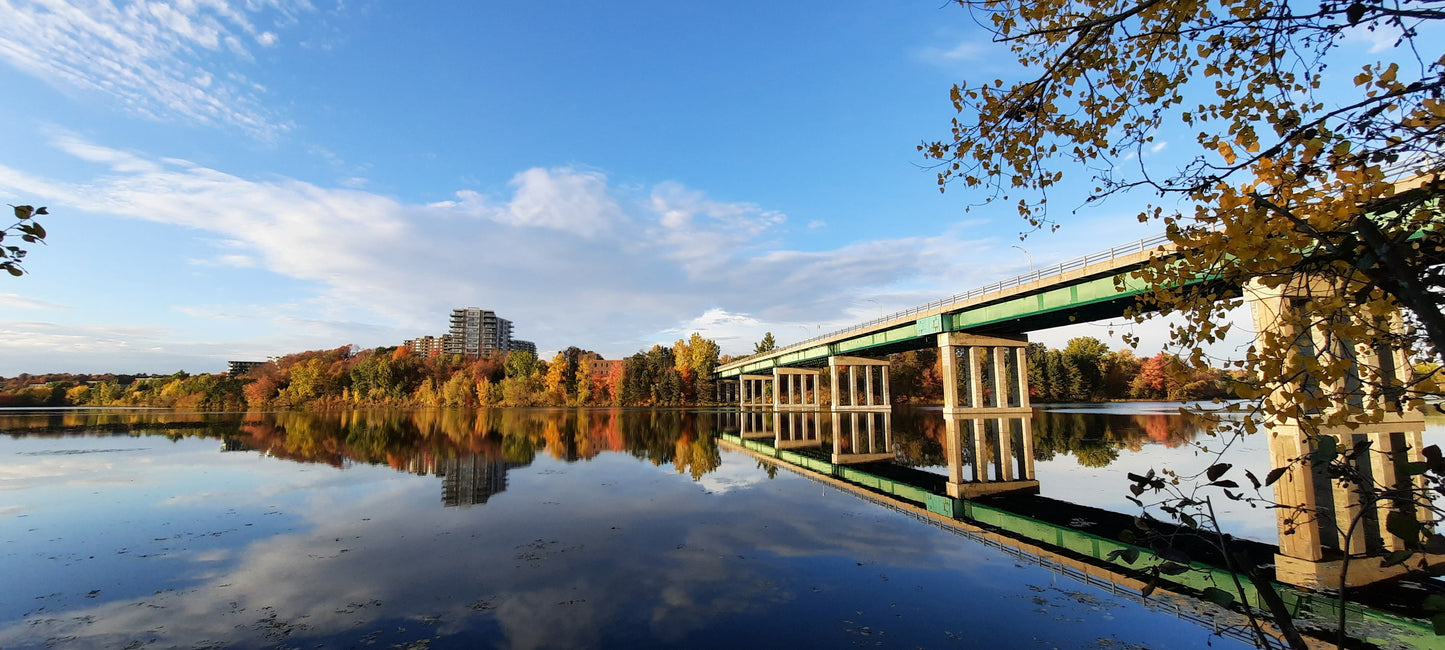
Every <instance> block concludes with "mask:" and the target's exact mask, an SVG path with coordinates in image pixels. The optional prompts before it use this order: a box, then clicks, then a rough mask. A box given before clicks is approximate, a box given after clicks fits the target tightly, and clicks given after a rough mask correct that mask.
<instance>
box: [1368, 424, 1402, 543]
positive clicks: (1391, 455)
mask: <svg viewBox="0 0 1445 650" xmlns="http://www.w3.org/2000/svg"><path fill="white" fill-rule="evenodd" d="M1369 436H1370V442H1371V443H1372V444H1371V445H1370V474H1371V475H1372V476H1374V477H1375V482H1376V483H1378V484H1380V487H1381V488H1382V489H1386V490H1388V489H1392V488H1394V487H1395V484H1396V482H1397V481H1396V473H1395V451H1396V450H1395V440H1394V437H1393V436H1391V435H1390V432H1388V431H1385V432H1381V433H1370V434H1369ZM1376 508H1377V511H1376V516H1377V518H1378V519H1379V521H1380V537H1381V538H1383V539H1384V542H1385V550H1389V551H1400V550H1404V548H1405V543H1404V541H1403V540H1401V539H1400V538H1398V537H1395V536H1394V535H1391V534H1390V533H1389V531H1387V530H1385V522H1386V521H1388V519H1387V517H1389V515H1390V511H1391V510H1393V509H1394V508H1393V507H1392V504H1391V503H1390V502H1389V501H1380V502H1379V503H1378V504H1377V505H1376Z"/></svg>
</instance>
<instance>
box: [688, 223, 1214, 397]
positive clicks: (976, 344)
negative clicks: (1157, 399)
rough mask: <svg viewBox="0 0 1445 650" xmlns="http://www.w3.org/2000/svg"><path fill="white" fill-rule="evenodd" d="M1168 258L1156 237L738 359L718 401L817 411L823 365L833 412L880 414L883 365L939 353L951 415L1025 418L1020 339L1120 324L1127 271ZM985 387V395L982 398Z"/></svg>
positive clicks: (723, 379)
mask: <svg viewBox="0 0 1445 650" xmlns="http://www.w3.org/2000/svg"><path fill="white" fill-rule="evenodd" d="M1172 250H1173V246H1172V244H1170V242H1169V240H1168V238H1167V237H1166V236H1164V235H1156V236H1154V237H1149V238H1145V239H1140V240H1138V241H1135V242H1130V243H1128V244H1124V245H1120V246H1115V247H1113V248H1110V249H1108V250H1105V251H1100V252H1097V253H1092V254H1089V255H1085V256H1083V257H1079V258H1075V259H1072V260H1068V261H1066V262H1062V263H1060V264H1057V265H1053V266H1049V267H1046V268H1041V269H1038V270H1034V271H1031V272H1030V273H1027V274H1023V275H1019V276H1016V277H1013V278H1009V279H1006V280H1002V281H999V282H995V283H993V284H990V285H987V286H984V287H979V288H977V289H973V290H971V291H966V292H964V293H960V294H956V295H953V296H949V297H947V298H943V299H940V300H936V301H933V302H930V303H928V304H926V305H920V306H917V307H913V308H911V309H906V310H903V311H900V312H897V313H894V314H890V315H887V316H883V317H880V318H877V319H874V320H870V321H868V322H865V323H860V324H857V325H853V326H850V327H846V328H844V329H841V330H838V331H835V332H830V333H828V334H823V335H821V336H816V337H813V338H810V339H807V340H805V341H801V342H798V343H794V344H791V345H787V346H784V347H781V348H777V349H774V350H770V351H767V352H763V353H759V354H754V355H752V356H748V357H744V358H742V359H735V360H732V361H729V362H728V363H725V364H721V365H720V366H718V368H717V370H716V371H715V372H714V378H715V379H717V380H719V381H718V383H717V385H718V387H719V395H718V397H719V399H718V401H719V402H724V403H731V402H736V403H738V405H739V406H743V407H771V408H776V409H804V410H806V409H813V408H819V407H820V406H821V394H822V393H823V387H822V383H821V374H822V370H821V369H822V368H824V367H826V368H828V369H829V374H830V377H831V382H830V383H829V384H828V386H829V388H830V390H831V391H832V392H833V393H834V394H833V395H832V399H831V400H830V405H831V408H833V409H838V410H881V409H887V408H888V403H889V395H888V373H887V361H886V360H883V359H881V357H885V356H886V355H889V354H893V353H896V352H904V351H908V350H919V349H923V348H929V347H935V346H937V347H939V348H940V352H941V353H943V354H941V356H942V358H943V365H944V368H943V371H944V375H945V376H944V382H943V383H944V387H945V395H944V398H945V399H944V401H945V408H946V409H947V410H948V411H950V412H955V411H957V412H964V411H967V412H970V413H975V414H995V413H996V414H1007V413H1012V412H1017V411H1021V410H1027V409H1028V408H1029V404H1028V371H1027V361H1026V359H1025V353H1024V351H1025V348H1027V346H1028V335H1027V333H1028V332H1031V331H1035V330H1041V329H1048V328H1052V327H1058V326H1061V325H1067V324H1069V323H1074V322H1087V321H1095V320H1102V319H1108V318H1116V317H1119V316H1122V315H1123V314H1124V313H1125V311H1126V310H1127V309H1128V308H1129V307H1130V306H1132V305H1134V304H1135V303H1136V301H1137V300H1138V298H1139V297H1140V296H1141V295H1144V294H1146V293H1148V292H1149V291H1150V287H1148V286H1147V285H1146V284H1145V283H1143V282H1142V281H1140V280H1137V279H1135V278H1132V277H1130V273H1131V272H1133V271H1135V270H1138V269H1139V268H1141V267H1143V266H1144V265H1146V264H1148V263H1149V262H1150V260H1152V259H1154V258H1155V257H1157V256H1161V255H1168V254H1169V253H1170V252H1171V251H1172ZM1201 281H1202V280H1201ZM990 351H991V353H992V355H991V356H992V359H990V358H989V356H990ZM974 370H977V371H976V372H975V371H974ZM844 373H846V374H844ZM875 377H877V378H878V379H877V381H874V378H875ZM958 379H964V380H966V382H965V384H966V388H965V389H964V390H961V391H960V390H959V389H958V386H959V383H960V382H959V381H958ZM985 385H987V386H988V387H990V388H991V390H988V391H987V392H988V393H989V395H987V397H988V398H989V399H987V400H986V399H985V397H986V396H985V390H984V387H985Z"/></svg>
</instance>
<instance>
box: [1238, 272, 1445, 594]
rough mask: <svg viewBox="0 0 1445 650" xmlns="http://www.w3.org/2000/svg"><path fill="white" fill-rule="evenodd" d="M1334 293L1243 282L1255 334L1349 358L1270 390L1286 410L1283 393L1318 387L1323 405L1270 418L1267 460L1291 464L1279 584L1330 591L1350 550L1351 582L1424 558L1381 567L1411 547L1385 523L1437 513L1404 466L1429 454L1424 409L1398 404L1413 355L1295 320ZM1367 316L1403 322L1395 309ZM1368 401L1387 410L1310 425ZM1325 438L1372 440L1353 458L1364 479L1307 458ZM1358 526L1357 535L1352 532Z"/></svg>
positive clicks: (1314, 391) (1304, 351)
mask: <svg viewBox="0 0 1445 650" xmlns="http://www.w3.org/2000/svg"><path fill="white" fill-rule="evenodd" d="M1334 294H1335V288H1334V287H1333V286H1331V285H1330V284H1329V283H1328V282H1326V281H1325V280H1323V279H1321V278H1314V277H1307V276H1300V277H1298V278H1295V279H1294V280H1292V281H1290V282H1286V283H1284V284H1281V285H1279V286H1276V287H1266V286H1264V285H1263V284H1262V283H1259V282H1251V283H1250V284H1248V285H1247V286H1246V287H1245V296H1246V299H1247V301H1248V302H1249V303H1250V306H1251V307H1252V308H1253V312H1254V324H1255V331H1256V332H1257V336H1260V337H1283V338H1282V340H1281V341H1279V342H1281V343H1283V344H1285V345H1289V346H1291V347H1292V348H1293V349H1295V350H1297V351H1298V352H1299V354H1300V355H1301V356H1303V357H1304V358H1311V357H1312V358H1314V359H1317V360H1318V362H1319V363H1320V364H1335V363H1344V364H1346V366H1347V368H1348V370H1347V372H1346V373H1345V374H1344V376H1343V378H1342V379H1341V380H1339V381H1336V382H1331V383H1322V382H1320V381H1318V380H1316V379H1315V378H1313V377H1304V378H1300V379H1291V380H1290V383H1279V384H1276V385H1274V386H1272V388H1274V390H1273V392H1272V394H1271V395H1270V396H1269V397H1268V399H1269V400H1271V401H1272V402H1273V403H1274V404H1275V405H1276V406H1277V407H1279V408H1280V409H1281V410H1285V409H1288V408H1291V407H1292V406H1293V404H1291V403H1290V402H1287V401H1285V400H1289V399H1292V395H1291V394H1292V393H1293V394H1298V393H1304V394H1308V395H1312V396H1314V397H1316V398H1317V399H1319V400H1320V401H1321V402H1322V403H1323V404H1324V406H1323V407H1322V408H1319V409H1317V410H1314V411H1310V412H1302V413H1300V414H1299V415H1298V417H1296V418H1295V419H1292V420H1290V421H1288V422H1286V423H1284V424H1276V425H1272V426H1270V427H1269V428H1268V429H1266V435H1268V436H1269V455H1270V467H1272V468H1275V467H1286V466H1288V467H1289V469H1288V470H1286V471H1285V472H1284V474H1283V475H1281V476H1280V478H1279V479H1278V480H1277V481H1276V482H1275V483H1274V486H1273V487H1274V500H1275V502H1276V503H1278V504H1280V505H1281V506H1283V507H1282V508H1280V509H1279V510H1277V511H1276V513H1277V517H1278V519H1279V529H1280V535H1279V553H1278V554H1277V555H1276V556H1275V567H1276V568H1275V571H1276V574H1277V577H1278V579H1279V580H1280V581H1281V582H1287V583H1290V584H1296V585H1301V586H1307V587H1311V588H1325V589H1337V588H1339V586H1340V573H1341V569H1342V568H1343V566H1342V565H1343V559H1344V557H1345V556H1349V557H1350V565H1349V574H1348V577H1347V583H1346V586H1360V585H1366V584H1370V583H1372V582H1378V581H1381V580H1386V579H1390V578H1393V577H1397V576H1399V575H1401V574H1403V573H1404V572H1405V567H1406V566H1419V565H1420V559H1421V556H1420V555H1417V556H1415V557H1413V558H1411V559H1410V560H1409V561H1408V562H1406V563H1405V565H1396V566H1392V567H1386V566H1382V565H1383V558H1384V556H1385V555H1387V554H1389V553H1391V552H1394V551H1400V550H1405V549H1406V547H1407V542H1406V540H1404V539H1401V538H1400V537H1398V536H1396V535H1395V534H1393V533H1392V532H1391V531H1390V528H1391V526H1390V525H1389V522H1390V521H1391V519H1392V518H1394V519H1396V521H1397V524H1398V520H1399V519H1400V518H1401V517H1407V518H1409V519H1414V520H1416V521H1419V522H1420V523H1422V524H1430V523H1432V519H1433V517H1432V513H1431V511H1430V509H1429V507H1428V503H1416V502H1415V499H1420V498H1422V497H1423V496H1424V495H1425V494H1426V492H1425V487H1426V486H1425V483H1424V477H1423V476H1419V475H1416V476H1410V475H1408V474H1406V473H1405V472H1404V471H1403V470H1404V469H1405V466H1406V464H1407V463H1419V462H1423V461H1424V456H1423V453H1422V450H1423V449H1424V441H1423V440H1422V437H1423V436H1422V434H1423V433H1424V431H1425V417H1424V414H1423V413H1421V412H1419V411H1416V410H1411V409H1408V408H1406V406H1405V404H1403V403H1402V398H1403V394H1404V387H1405V386H1407V385H1408V384H1409V382H1410V381H1411V379H1412V377H1411V374H1412V373H1413V369H1412V368H1411V366H1410V360H1409V359H1408V358H1407V357H1406V355H1405V354H1404V352H1403V351H1401V350H1397V349H1393V348H1388V347H1381V348H1378V349H1376V348H1373V347H1370V346H1365V345H1355V344H1353V343H1351V342H1349V341H1344V340H1340V339H1339V338H1332V337H1331V336H1330V332H1328V331H1326V330H1325V329H1324V328H1322V327H1311V328H1308V329H1304V328H1300V327H1298V326H1295V325H1293V324H1292V322H1293V321H1294V319H1290V318H1289V316H1290V315H1291V314H1292V312H1294V311H1295V310H1299V309H1305V308H1307V307H1308V301H1309V300H1310V298H1311V297H1315V296H1332V295H1334ZM1370 324H1371V325H1373V326H1374V327H1377V328H1380V329H1394V330H1401V329H1403V323H1402V322H1401V320H1400V318H1399V317H1398V315H1395V316H1393V317H1389V318H1380V319H1378V320H1375V321H1373V322H1372V323H1370ZM1289 389H1293V390H1289ZM1366 409H1370V410H1375V409H1378V410H1382V411H1384V413H1383V419H1381V420H1380V421H1379V422H1368V423H1366V422H1361V421H1358V420H1359V418H1356V417H1353V416H1352V417H1349V418H1348V420H1349V423H1348V424H1346V425H1344V426H1337V427H1319V426H1317V425H1316V426H1309V425H1311V422H1310V419H1311V418H1316V417H1320V416H1325V415H1338V414H1341V413H1342V412H1343V413H1345V414H1351V413H1360V412H1363V411H1364V410H1366ZM1372 419H1373V418H1372ZM1325 438H1333V439H1334V440H1333V442H1334V443H1335V445H1336V448H1337V449H1340V450H1350V449H1353V448H1354V446H1355V445H1356V444H1360V443H1363V442H1367V441H1368V442H1369V443H1370V446H1369V450H1368V451H1367V452H1366V454H1365V455H1364V456H1361V457H1359V458H1357V459H1355V460H1354V461H1351V462H1352V463H1353V465H1354V467H1355V469H1356V471H1357V472H1358V473H1359V474H1360V475H1361V476H1360V481H1359V482H1358V483H1357V482H1354V481H1351V482H1349V483H1346V482H1343V481H1340V480H1336V479H1332V478H1331V477H1330V475H1329V473H1328V472H1327V470H1326V467H1325V466H1323V465H1321V464H1316V463H1314V462H1312V461H1309V460H1302V459H1306V458H1307V457H1308V456H1310V454H1312V453H1313V452H1314V450H1316V449H1318V448H1319V445H1320V441H1321V440H1323V439H1325ZM1411 495H1413V496H1411ZM1382 497H1383V498H1382ZM1425 498H1428V497H1425ZM1356 520H1358V522H1356ZM1407 521H1408V519H1407ZM1352 524H1354V533H1353V534H1351V535H1349V537H1348V538H1346V531H1349V530H1350V528H1351V525H1352ZM1397 530H1398V528H1397ZM1424 559H1425V560H1426V561H1427V562H1428V563H1429V564H1430V565H1432V566H1439V565H1441V564H1442V563H1445V555H1436V554H1425V555H1424ZM1437 571H1438V569H1437Z"/></svg>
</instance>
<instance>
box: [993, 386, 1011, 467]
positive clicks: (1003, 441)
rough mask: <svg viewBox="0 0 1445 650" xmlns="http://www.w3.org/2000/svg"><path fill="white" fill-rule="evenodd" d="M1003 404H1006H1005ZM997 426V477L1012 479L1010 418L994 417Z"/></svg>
mask: <svg viewBox="0 0 1445 650" xmlns="http://www.w3.org/2000/svg"><path fill="white" fill-rule="evenodd" d="M1004 406H1007V404H1005V405H1004ZM994 422H995V423H996V424H995V426H997V427H998V460H999V478H1000V479H1001V480H1004V481H1012V480H1014V429H1013V426H1012V425H1013V422H1012V421H1011V419H1010V418H995V419H994Z"/></svg>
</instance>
